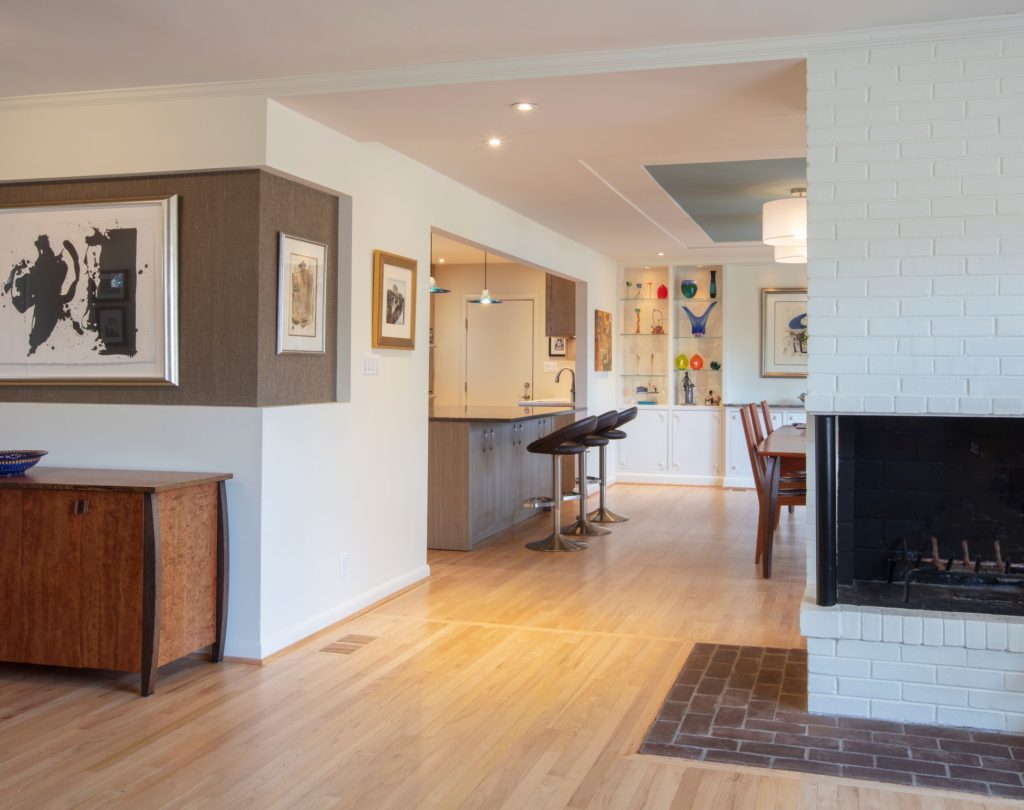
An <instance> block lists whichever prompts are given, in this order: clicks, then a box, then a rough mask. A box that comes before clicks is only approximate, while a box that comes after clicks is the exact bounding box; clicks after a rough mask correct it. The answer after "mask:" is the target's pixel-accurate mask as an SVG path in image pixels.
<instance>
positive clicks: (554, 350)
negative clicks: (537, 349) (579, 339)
mask: <svg viewBox="0 0 1024 810" xmlns="http://www.w3.org/2000/svg"><path fill="white" fill-rule="evenodd" d="M565 344H566V339H565V338H564V337H549V338H548V357H565V356H566V354H567V351H566V346H565Z"/></svg>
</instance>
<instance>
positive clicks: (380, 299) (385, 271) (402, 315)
mask: <svg viewBox="0 0 1024 810" xmlns="http://www.w3.org/2000/svg"><path fill="white" fill-rule="evenodd" d="M373 347H374V348H375V349H376V348H381V349H415V348H416V262H415V261H413V260H412V259H406V258H405V257H403V256H396V255H395V254H394V253H386V252H384V251H383V250H375V251H374V252H373Z"/></svg>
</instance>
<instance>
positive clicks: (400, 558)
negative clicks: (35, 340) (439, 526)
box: [0, 98, 616, 658]
mask: <svg viewBox="0 0 1024 810" xmlns="http://www.w3.org/2000/svg"><path fill="white" fill-rule="evenodd" d="M83 121H85V122H87V124H88V127H89V130H90V134H89V138H90V141H89V143H88V148H87V149H83V147H82V146H81V140H80V139H81V136H82V133H81V129H82V122H83ZM58 124H59V126H58ZM0 132H3V133H4V149H3V150H0V180H13V179H35V178H38V179H43V178H51V177H72V176H87V175H91V174H122V173H144V172H157V171H190V170H194V169H212V168H226V167H240V166H253V165H266V166H268V167H270V168H272V169H275V170H278V171H280V172H283V173H286V174H289V175H292V176H294V177H297V178H299V179H301V180H305V181H308V182H311V183H314V184H317V185H319V186H322V187H324V188H327V189H331V190H335V191H337V192H340V193H344V194H348V195H351V196H352V198H353V200H352V235H353V236H352V244H351V255H350V257H348V258H350V260H351V264H352V275H351V282H350V284H347V285H343V288H342V289H340V290H339V298H340V306H341V308H342V309H343V310H344V311H347V312H350V314H351V334H350V335H343V338H344V339H343V342H342V344H341V351H345V348H346V346H347V347H348V350H349V352H350V356H349V357H348V358H346V359H347V361H348V362H349V363H351V367H352V368H353V369H360V368H361V367H362V355H363V353H364V352H366V351H369V350H370V329H371V324H370V318H371V305H370V301H371V292H372V275H373V274H372V258H373V250H374V249H375V248H381V249H385V250H388V251H391V252H394V253H399V254H402V255H405V256H409V257H412V258H414V259H416V260H417V261H418V262H419V267H420V274H419V289H418V296H417V307H418V311H417V334H416V342H417V348H416V350H415V351H394V350H392V351H383V352H381V354H382V355H383V357H382V362H381V373H380V376H375V377H364V376H354V377H353V378H352V381H351V383H352V384H351V401H350V402H348V403H338V404H327V405H317V406H297V407H289V408H277V409H265V410H258V409H252V410H245V409H224V408H175V407H145V408H144V407H136V406H81V405H47V406H41V405H33V404H28V405H7V404H0V424H2V425H4V426H5V427H4V432H3V435H4V436H7V439H6V440H5V441H6V443H9V444H11V445H23V444H32V445H37V446H40V447H42V448H45V449H50V450H54V451H57V450H59V451H60V452H59V453H57V452H55V453H54V456H53V457H52V459H48V461H49V462H50V463H55V464H56V463H63V464H69V465H79V466H95V467H118V466H122V467H129V468H136V469H138V468H156V469H159V468H167V469H195V470H209V469H213V470H225V471H231V472H234V473H235V475H236V480H235V481H234V482H233V483H232V484H231V485H230V487H229V491H230V498H231V513H230V517H231V522H232V560H231V576H232V583H231V603H230V609H229V616H230V619H229V626H228V640H227V653H228V655H233V656H243V657H253V658H257V657H262V656H266V655H268V654H269V653H271V652H273V651H275V650H277V649H280V648H281V647H283V646H286V645H287V644H289V643H291V642H293V641H296V640H298V639H299V638H301V637H303V636H305V635H307V634H308V633H310V632H312V631H313V630H316V629H318V628H319V627H322V626H324V625H326V624H328V623H330V622H331V621H333V620H335V619H337V618H340V617H342V616H344V615H347V614H348V613H350V612H351V611H353V610H355V609H358V607H360V606H362V605H364V604H365V603H366V602H367V601H369V600H374V599H377V598H380V597H382V596H384V595H386V594H387V593H389V592H391V591H393V590H395V589H396V588H399V587H401V586H402V585H404V584H406V583H408V582H411V581H414V580H415V579H417V578H419V577H421V576H423V575H425V573H426V572H427V570H428V569H427V568H426V497H427V459H426V454H427V366H428V352H427V329H428V322H429V317H428V312H429V310H428V307H429V300H428V299H429V296H428V293H427V287H428V283H429V281H428V278H429V267H430V234H431V228H432V227H438V228H441V229H443V230H445V231H447V232H450V233H459V234H462V235H464V236H465V237H466V238H467V239H470V240H472V241H474V242H477V243H480V244H487V245H492V246H494V248H495V249H496V250H499V251H501V252H503V253H507V254H510V255H513V256H519V257H520V258H522V259H523V260H524V261H528V262H530V263H531V264H536V265H539V266H542V267H565V268H572V269H573V272H574V273H575V274H577V277H579V278H581V279H583V280H585V281H587V282H589V283H588V285H587V289H588V291H589V294H590V295H591V301H590V302H588V304H587V306H588V311H589V317H588V318H587V330H588V332H587V334H593V308H594V307H600V308H602V309H609V310H610V309H612V302H613V300H614V297H615V267H614V263H613V262H612V261H611V260H610V259H608V258H607V257H604V256H602V255H600V254H598V253H596V252H594V251H592V250H589V249H587V248H585V247H583V246H581V245H579V244H577V243H575V242H572V241H571V240H569V239H567V238H566V237H563V236H561V235H559V234H556V233H554V232H552V231H550V230H548V229H546V228H544V227H543V226H541V225H539V224H537V223H535V222H532V221H531V220H528V219H526V218H525V217H523V216H521V215H519V214H516V213H514V212H512V211H510V210H509V209H507V208H505V207H503V206H501V205H499V204H497V203H495V202H493V201H491V200H489V199H487V198H486V197H483V196H481V195H479V194H477V193H475V192H473V191H471V190H469V189H468V188H466V187H464V186H462V185H460V184H458V183H456V182H454V181H452V180H450V179H449V178H446V177H444V176H443V175H441V174H439V173H437V172H435V171H432V170H431V169H428V168H426V167H425V166H422V165H421V164H418V163H416V162H415V161H412V160H410V159H408V158H406V157H404V156H402V155H400V154H398V153H396V152H394V151H392V150H390V149H387V148H385V147H383V146H381V145H379V144H363V143H358V142H356V141H354V140H352V139H350V138H347V137H345V136H343V135H340V134H338V133H337V132H334V131H333V130H330V129H328V128H327V127H324V126H322V125H320V124H317V123H315V122H313V121H311V120H309V119H306V118H304V117H302V116H301V115H298V114H297V113H295V112H293V111H291V110H289V109H287V108H285V107H283V106H281V105H280V104H277V103H275V102H270V101H267V100H266V99H255V98H242V99H232V98H217V99H191V100H174V101H163V102H132V103H124V104H113V105H109V106H104V107H94V106H88V105H85V106H83V105H81V104H72V105H69V106H67V107H64V108H61V109H57V110H48V109H26V110H20V111H18V110H13V109H7V110H4V111H0ZM183 294H188V292H187V291H184V292H183ZM343 322H344V320H343ZM340 365H342V366H344V365H345V362H344V360H343V361H340ZM589 374H590V375H591V378H592V379H591V380H589V382H590V385H589V397H590V404H591V407H592V409H593V410H594V411H595V412H596V411H598V410H601V409H605V408H611V407H613V406H614V405H615V388H616V386H615V381H614V378H613V377H610V376H609V375H601V378H598V377H597V375H594V373H593V372H589ZM83 415H84V418H85V421H86V423H87V429H86V430H82V429H81V427H80V425H81V422H82V420H83ZM12 426H17V428H16V429H15V428H13V427H12ZM343 553H348V555H349V563H348V575H347V577H345V578H344V579H342V577H341V575H340V555H341V554H343Z"/></svg>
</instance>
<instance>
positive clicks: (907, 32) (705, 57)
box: [0, 13, 1024, 111]
mask: <svg viewBox="0 0 1024 810" xmlns="http://www.w3.org/2000/svg"><path fill="white" fill-rule="evenodd" d="M1019 32H1024V13H1015V14H1004V15H1000V16H995V17H978V18H972V19H965V20H948V21H943V22H934V23H919V24H912V25H899V26H888V27H885V28H870V29H862V30H857V31H843V32H839V33H834V34H816V35H808V36H789V37H772V38H765V39H745V40H730V41H724V42H707V43H693V44H685V45H664V46H658V47H650V48H633V49H626V50H610V51H591V52H586V53H565V54H553V55H548V56H530V57H516V58H507V59H485V60H478V61H472V62H445V63H439V64H428V65H411V66H405V67H395V68H379V69H373V70H358V71H347V72H343V73H326V74H316V75H308V76H291V77H281V78H274V79H253V80H243V81H230V82H208V83H200V84H176V85H159V86H150V87H129V88H123V89H116V90H92V91H85V92H76V93H49V94H43V95H30V96H9V97H7V98H0V111H13V110H30V109H40V108H47V107H69V106H80V105H86V104H127V103H134V102H141V101H168V100H176V99H202V98H219V97H228V96H266V97H271V98H273V97H288V96H308V95H319V94H328V93H354V92H360V91H369V90H388V89H398V88H411V87H429V86H437V85H448V84H469V83H475V82H494V81H507V80H514V79H540V78H551V77H556V76H582V75H593V74H599V73H623V72H631V71H640V70H663V69H671V68H686V67H700V66H707V65H721V64H736V63H744V62H764V61H773V60H781V59H803V58H805V57H807V56H808V55H810V54H813V53H820V52H823V51H832V50H838V49H844V48H857V47H868V46H872V45H883V44H887V43H898V42H902V43H912V42H915V41H923V40H941V39H964V38H970V37H980V36H987V35H992V34H1000V35H1006V34H1013V33H1019Z"/></svg>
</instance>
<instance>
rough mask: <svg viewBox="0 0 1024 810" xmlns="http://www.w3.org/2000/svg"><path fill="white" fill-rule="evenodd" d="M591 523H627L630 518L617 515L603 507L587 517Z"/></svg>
mask: <svg viewBox="0 0 1024 810" xmlns="http://www.w3.org/2000/svg"><path fill="white" fill-rule="evenodd" d="M587 520H588V521H589V522H590V523H625V522H626V521H627V520H629V518H628V517H625V516H623V515H617V514H615V513H614V512H613V511H612V510H611V509H606V508H605V507H603V506H601V507H598V508H597V509H595V510H594V511H593V512H591V513H589V514H588V515H587Z"/></svg>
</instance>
